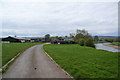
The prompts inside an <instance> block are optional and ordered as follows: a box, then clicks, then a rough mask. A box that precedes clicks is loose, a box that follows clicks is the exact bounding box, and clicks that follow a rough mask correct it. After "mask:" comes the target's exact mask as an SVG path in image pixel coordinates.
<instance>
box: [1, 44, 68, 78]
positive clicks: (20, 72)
mask: <svg viewBox="0 0 120 80" xmlns="http://www.w3.org/2000/svg"><path fill="white" fill-rule="evenodd" d="M42 46H43V44H41V45H35V46H32V47H30V48H29V49H27V50H26V51H25V52H23V53H22V54H21V55H20V56H19V57H18V58H17V59H16V60H15V62H14V63H13V64H12V65H11V66H10V67H9V69H8V70H7V71H6V72H5V73H4V74H3V76H2V77H3V78H70V76H69V75H67V74H66V73H65V72H64V71H63V70H62V69H61V68H59V67H57V65H56V64H55V63H54V62H53V61H51V59H50V58H49V57H48V56H46V54H45V53H44V51H43V49H42Z"/></svg>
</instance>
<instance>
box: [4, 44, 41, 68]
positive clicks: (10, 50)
mask: <svg viewBox="0 0 120 80" xmlns="http://www.w3.org/2000/svg"><path fill="white" fill-rule="evenodd" d="M37 44H41V43H3V44H2V66H3V65H4V64H6V63H7V62H8V61H9V60H10V59H12V58H13V57H14V56H16V55H17V54H18V53H20V52H22V51H24V50H25V49H27V48H28V47H31V46H33V45H37Z"/></svg>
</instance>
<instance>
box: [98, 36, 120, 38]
mask: <svg viewBox="0 0 120 80" xmlns="http://www.w3.org/2000/svg"><path fill="white" fill-rule="evenodd" d="M99 37H101V38H120V36H99Z"/></svg>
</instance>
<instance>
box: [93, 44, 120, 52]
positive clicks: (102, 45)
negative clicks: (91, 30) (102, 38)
mask: <svg viewBox="0 0 120 80" xmlns="http://www.w3.org/2000/svg"><path fill="white" fill-rule="evenodd" d="M104 44H110V43H98V44H95V45H96V49H102V50H107V51H111V52H120V50H118V49H115V48H113V47H109V46H105V45H104Z"/></svg>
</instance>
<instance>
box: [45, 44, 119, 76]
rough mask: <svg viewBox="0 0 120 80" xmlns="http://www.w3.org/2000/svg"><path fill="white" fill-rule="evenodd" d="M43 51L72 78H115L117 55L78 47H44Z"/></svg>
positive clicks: (51, 45)
mask: <svg viewBox="0 0 120 80" xmlns="http://www.w3.org/2000/svg"><path fill="white" fill-rule="evenodd" d="M43 48H44V50H45V51H46V52H47V53H48V54H49V55H50V56H51V57H52V58H53V59H54V60H55V61H56V62H57V63H58V64H59V65H60V66H61V67H62V68H63V69H64V70H66V71H67V72H68V73H69V74H70V75H72V76H73V77H74V78H117V77H118V53H115V52H108V51H104V50H97V49H94V48H90V47H82V46H79V45H76V44H75V45H65V44H64V45H54V44H49V45H44V46H43Z"/></svg>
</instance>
